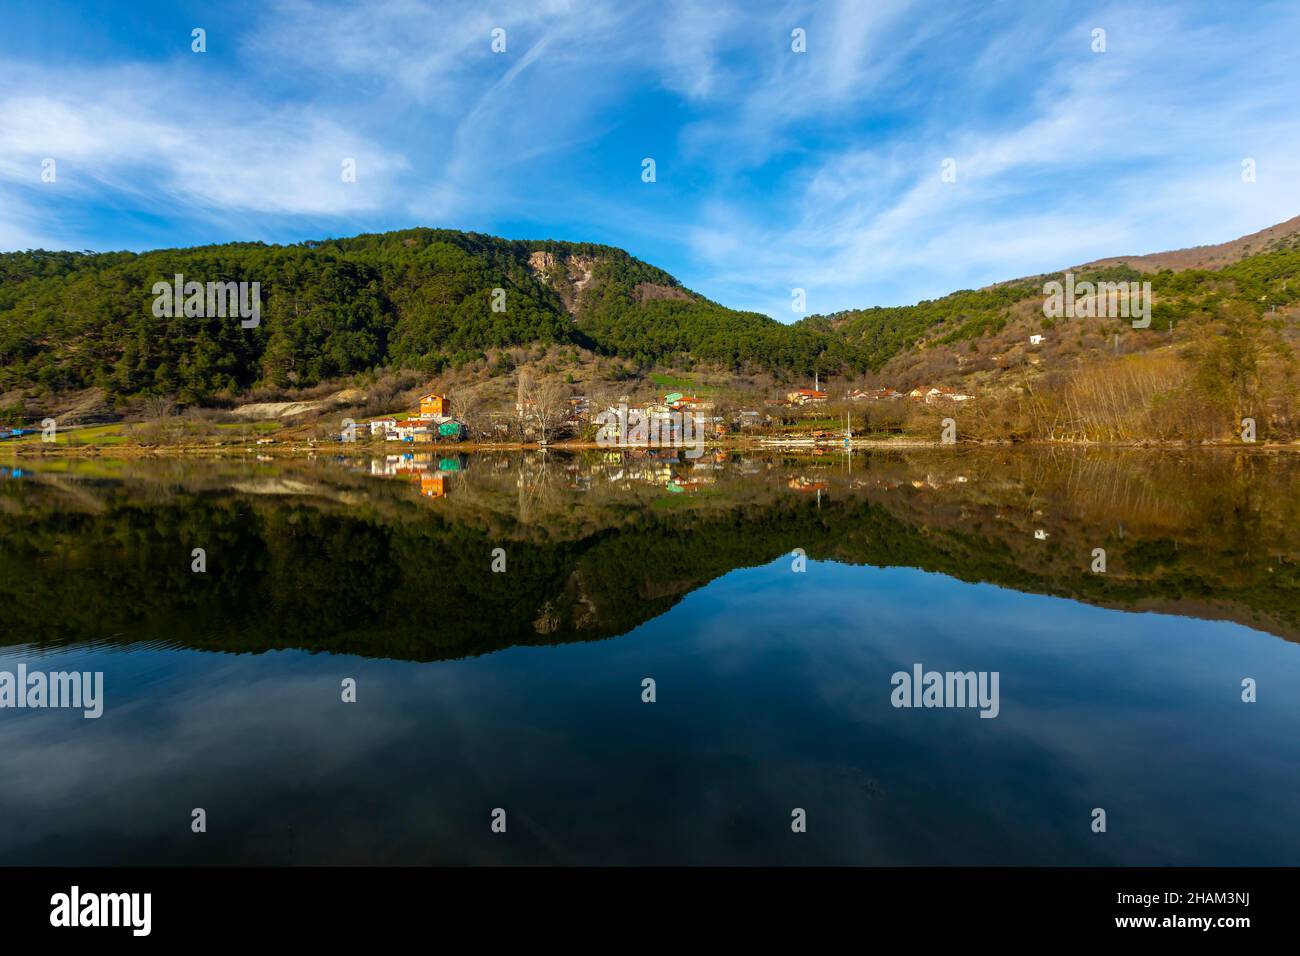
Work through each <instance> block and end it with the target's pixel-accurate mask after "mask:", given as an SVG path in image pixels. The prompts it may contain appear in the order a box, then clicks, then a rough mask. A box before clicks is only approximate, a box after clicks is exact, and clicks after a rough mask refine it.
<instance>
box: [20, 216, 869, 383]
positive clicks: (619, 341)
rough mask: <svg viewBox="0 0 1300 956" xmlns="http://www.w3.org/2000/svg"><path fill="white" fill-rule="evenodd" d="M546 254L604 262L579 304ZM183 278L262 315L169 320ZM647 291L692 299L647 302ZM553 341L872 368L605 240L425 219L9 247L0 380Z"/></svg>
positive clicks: (280, 379) (212, 378)
mask: <svg viewBox="0 0 1300 956" xmlns="http://www.w3.org/2000/svg"><path fill="white" fill-rule="evenodd" d="M538 252H545V253H551V254H553V255H555V256H556V258H557V259H560V260H564V259H566V258H572V257H583V258H586V259H589V260H592V261H594V262H595V263H596V265H595V268H594V271H593V274H592V277H591V281H590V282H589V283H588V284H587V285H586V286H585V288H583V290H582V292H581V294H580V295H578V296H577V300H576V312H575V313H574V314H571V313H570V311H569V309H568V308H567V307H566V304H565V301H564V298H565V297H564V295H563V293H571V292H572V285H571V284H570V283H569V282H568V277H567V276H566V275H565V274H564V267H563V266H562V265H558V266H553V267H552V268H551V269H550V270H539V269H536V268H534V267H533V266H531V265H530V261H529V259H530V256H531V255H533V254H534V253H538ZM177 274H180V275H183V276H184V277H185V280H186V281H197V282H202V283H208V282H223V283H224V282H249V283H252V282H258V283H260V288H261V302H262V308H261V316H260V323H259V324H258V325H257V326H256V327H253V328H244V327H242V326H241V323H240V321H239V320H238V319H237V318H231V317H217V316H206V317H201V316H184V315H178V316H174V317H170V318H159V317H157V316H155V315H154V310H153V304H154V300H155V295H154V294H153V292H152V289H153V286H154V284H155V283H157V282H160V281H162V282H170V281H171V280H172V278H173V276H175V275H177ZM642 285H652V286H654V287H656V288H659V289H667V290H670V291H671V292H672V293H673V294H674V295H676V296H677V298H654V297H650V298H646V297H643V296H639V295H638V289H639V288H640V287H641V286H642ZM498 288H499V289H504V290H506V297H505V308H504V310H503V311H494V309H493V308H492V304H493V290H494V289H498ZM537 343H540V344H557V343H558V344H572V345H576V346H580V347H584V348H588V349H591V350H593V351H595V352H597V353H600V354H605V355H610V356H618V357H622V358H625V359H627V360H629V361H631V362H633V363H636V364H639V365H642V366H650V365H653V364H667V363H673V362H679V363H685V364H691V363H695V362H702V363H707V364H710V365H718V366H723V367H727V368H733V369H741V368H745V367H756V368H760V369H764V370H767V371H771V372H776V373H779V374H780V373H787V374H800V375H802V374H805V373H811V372H812V371H814V370H817V369H820V370H823V371H829V370H831V369H834V368H840V367H845V366H852V367H858V368H861V367H864V366H863V363H862V362H861V361H858V360H857V359H856V352H855V351H854V350H853V349H850V348H848V347H846V346H845V344H844V342H843V340H842V338H841V337H839V336H835V335H833V334H831V333H829V331H828V330H826V329H818V328H813V327H810V326H786V325H783V324H781V323H779V322H776V321H774V320H773V319H771V318H768V317H766V316H762V315H758V314H755V313H741V312H735V311H732V310H730V309H727V308H724V307H722V306H720V305H717V304H716V303H712V302H708V301H706V300H704V299H702V298H700V297H698V296H694V295H692V294H689V293H687V292H686V291H685V290H683V289H681V287H680V286H679V285H678V283H677V282H676V280H675V279H673V278H672V277H671V276H669V275H668V274H667V273H665V272H663V271H662V270H659V269H656V268H654V267H652V266H649V265H647V264H645V263H643V262H640V261H638V260H636V259H634V258H632V257H631V256H629V255H627V254H626V253H624V252H622V251H621V250H618V249H614V248H611V247H608V246H599V245H593V244H589V243H561V242H521V241H508V240H503V239H497V238H494V237H491V236H484V235H477V234H473V233H462V232H454V231H450V230H434V229H413V230H406V231H402V232H394V233H384V234H374V235H363V236H358V237H356V238H353V239H342V240H330V241H323V242H308V243H301V244H298V245H293V246H270V245H266V244H263V243H235V244H230V245H222V246H206V247H200V248H193V249H173V250H160V251H156V252H147V253H143V254H134V253H122V252H117V253H98V254H96V253H72V252H45V251H33V252H22V253H8V254H4V255H0V390H8V389H13V388H32V387H35V388H38V389H40V390H42V391H45V392H57V391H64V390H70V389H79V388H86V387H92V386H93V387H101V388H104V389H105V390H106V391H107V392H108V393H109V394H110V395H112V396H130V395H139V394H167V395H176V396H178V397H179V398H180V399H181V400H182V401H184V402H201V401H204V400H208V399H211V398H213V397H216V396H221V395H223V394H226V395H233V394H237V393H239V392H242V391H245V390H247V389H249V388H251V387H253V386H255V385H273V386H278V387H290V386H298V387H306V386H311V385H314V384H317V383H319V382H321V381H323V380H326V379H330V378H333V377H337V376H341V375H347V374H351V373H355V372H362V371H366V370H369V369H373V368H376V367H381V366H387V367H400V368H413V369H418V370H420V371H422V372H427V373H433V372H437V371H439V370H441V369H443V368H445V367H447V366H449V365H452V366H454V365H459V364H462V363H464V362H467V361H471V360H474V359H477V358H479V357H480V356H482V355H483V354H484V351H485V350H488V349H499V348H506V347H510V346H518V345H531V344H537Z"/></svg>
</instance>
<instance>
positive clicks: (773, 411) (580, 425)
mask: <svg viewBox="0 0 1300 956" xmlns="http://www.w3.org/2000/svg"><path fill="white" fill-rule="evenodd" d="M842 398H843V400H844V401H845V402H846V403H849V404H850V405H858V404H866V405H871V404H874V403H892V402H904V401H905V402H911V403H915V404H919V405H940V404H946V403H952V404H958V403H962V402H968V401H971V400H972V399H974V396H973V395H969V394H965V393H963V392H959V391H957V390H955V389H952V388H948V387H946V386H918V387H916V388H913V389H911V390H910V391H907V392H902V391H898V390H896V389H893V388H888V387H878V388H871V389H863V388H853V389H851V390H848V391H846V392H845V393H844V394H843V396H842ZM830 402H831V396H830V393H829V392H828V391H827V390H825V389H823V388H820V387H817V386H814V387H812V388H797V389H793V390H790V391H787V392H785V393H784V394H780V395H777V396H774V397H770V398H766V399H764V400H763V402H762V404H761V406H760V407H758V408H749V407H744V406H743V405H741V406H740V407H737V408H734V409H733V408H730V407H728V409H726V410H725V411H724V410H723V409H722V408H720V407H719V402H718V401H717V400H716V399H714V398H712V397H708V396H701V395H697V394H687V393H686V392H684V391H667V392H662V393H660V394H658V395H657V396H656V397H655V398H653V399H651V400H649V401H641V402H633V401H631V400H630V398H629V396H626V395H624V396H621V397H620V399H619V401H618V403H616V404H608V403H604V402H601V403H596V402H593V401H592V400H590V399H589V398H588V397H587V396H585V395H566V396H560V397H559V398H558V399H552V400H550V401H544V400H539V399H531V398H526V397H521V398H520V400H519V401H517V402H516V403H515V406H514V408H513V411H495V412H490V413H488V414H487V416H486V418H485V420H484V421H483V422H482V423H481V424H480V426H479V427H477V428H474V427H471V425H470V424H469V423H467V422H466V421H463V420H462V419H461V418H458V417H457V415H456V409H454V408H453V401H452V399H451V397H450V396H448V395H446V394H443V393H441V392H428V393H426V394H423V395H421V396H420V397H419V400H418V403H417V406H416V407H415V408H412V409H410V410H409V411H408V412H407V413H406V414H405V416H404V417H400V418H399V417H394V416H380V417H377V418H372V419H370V420H368V421H366V422H364V423H363V424H362V426H361V427H363V428H364V429H365V430H367V431H368V432H369V436H370V437H371V438H372V439H376V440H383V441H392V442H405V443H409V444H430V443H438V442H442V443H460V442H464V441H475V442H494V441H500V442H508V441H510V440H512V439H514V440H522V441H540V442H541V443H543V444H548V443H550V442H551V441H555V440H582V439H584V438H589V437H591V436H590V434H589V432H590V430H591V428H592V427H593V424H594V423H595V422H596V421H597V419H598V417H599V413H600V412H608V413H609V414H611V415H615V414H619V413H621V412H622V411H624V410H626V411H630V412H633V413H636V414H638V415H639V416H641V417H642V418H643V419H644V420H645V421H647V422H651V423H655V424H657V425H659V424H661V425H662V428H661V429H656V430H655V434H659V435H663V436H670V435H673V436H676V437H679V436H680V433H679V431H673V429H676V428H678V424H677V423H680V421H681V417H682V416H683V415H693V416H696V417H695V420H696V421H697V422H699V423H701V424H702V425H703V434H704V437H707V438H718V437H722V436H725V435H728V434H735V433H741V432H745V431H754V430H757V429H760V428H763V427H772V426H774V425H796V426H797V424H798V422H799V421H800V420H801V419H804V420H807V419H809V418H810V415H811V414H815V413H816V411H817V409H818V408H819V407H824V406H827V405H828V404H829V403H830ZM760 409H761V410H760ZM342 440H345V441H347V440H355V439H354V438H348V437H344V438H342Z"/></svg>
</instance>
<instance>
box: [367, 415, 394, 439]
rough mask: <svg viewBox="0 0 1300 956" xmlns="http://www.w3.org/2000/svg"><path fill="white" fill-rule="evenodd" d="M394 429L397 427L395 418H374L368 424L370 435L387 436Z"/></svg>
mask: <svg viewBox="0 0 1300 956" xmlns="http://www.w3.org/2000/svg"><path fill="white" fill-rule="evenodd" d="M396 427H397V419H396V418H376V419H375V420H374V421H372V422H370V434H371V435H378V434H381V433H383V434H387V433H388V432H390V431H392V430H393V429H394V428H396Z"/></svg>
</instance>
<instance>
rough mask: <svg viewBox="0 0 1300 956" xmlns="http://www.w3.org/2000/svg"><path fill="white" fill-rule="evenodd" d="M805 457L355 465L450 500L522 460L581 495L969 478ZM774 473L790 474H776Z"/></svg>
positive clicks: (459, 457)
mask: <svg viewBox="0 0 1300 956" xmlns="http://www.w3.org/2000/svg"><path fill="white" fill-rule="evenodd" d="M805 457H806V458H808V459H811V460H810V461H807V462H799V461H797V460H791V459H782V458H779V457H774V458H748V457H744V456H742V455H740V454H738V453H736V452H734V451H730V450H727V449H718V450H716V451H713V452H710V453H709V454H707V455H705V456H703V457H699V458H692V457H690V456H689V455H688V454H686V450H685V449H681V448H626V449H619V450H607V451H601V452H598V453H595V454H594V455H582V456H573V455H567V454H563V453H561V454H558V455H557V454H554V453H547V452H544V451H543V452H536V453H533V454H530V455H525V456H522V460H518V459H516V461H515V463H514V464H509V465H508V463H507V462H506V461H505V460H503V459H502V458H501V457H500V456H492V455H488V456H471V455H469V454H464V453H461V454H448V453H445V452H444V453H438V452H405V453H402V454H397V455H386V456H384V457H383V458H372V459H370V460H369V464H368V467H367V466H361V465H357V464H356V463H355V462H354V463H353V470H354V471H362V472H367V473H369V474H370V475H373V476H376V477H381V478H400V479H404V480H406V481H408V482H410V484H411V485H412V486H413V487H414V488H415V489H416V490H418V491H419V493H420V494H421V495H422V496H424V497H426V498H444V497H447V496H448V495H451V494H454V489H455V484H456V482H457V481H458V480H463V479H465V478H466V476H467V473H468V472H469V471H470V469H471V467H476V468H488V469H492V470H499V469H501V468H503V467H506V466H508V467H515V466H516V465H517V466H518V469H519V470H518V475H517V476H516V478H515V482H514V483H515V484H516V485H517V486H518V487H520V488H527V487H530V486H531V485H533V484H535V483H537V482H538V481H541V480H547V481H549V480H552V479H554V478H555V477H557V476H558V475H561V474H562V475H563V476H564V481H563V485H564V486H565V487H567V488H568V489H569V490H570V491H575V492H586V491H591V490H592V489H593V488H594V487H596V485H597V484H601V483H603V484H605V485H607V486H609V487H611V488H614V489H618V490H624V491H628V490H632V489H633V488H634V487H636V486H648V487H653V488H657V489H660V490H662V491H665V492H667V493H669V494H690V493H692V492H698V491H701V490H703V489H706V488H708V487H709V486H711V485H714V484H716V483H717V481H718V479H719V477H720V476H721V475H722V473H723V472H724V471H728V470H730V471H731V472H733V473H734V474H736V475H746V476H754V475H759V474H767V475H768V477H769V478H776V479H777V480H778V481H779V482H780V483H781V484H784V485H785V486H786V487H787V488H789V489H790V490H792V491H796V492H801V493H806V494H813V493H815V494H818V495H820V493H821V492H823V491H829V490H830V488H831V482H830V481H828V480H827V476H826V474H825V470H826V468H827V467H836V466H839V468H842V469H843V470H844V475H843V477H847V478H848V479H849V480H848V482H847V486H848V487H849V488H864V487H868V486H870V487H876V488H885V489H891V488H897V487H899V486H901V485H903V484H910V485H911V486H912V487H913V488H917V489H921V488H931V489H937V488H940V487H942V486H944V485H950V484H964V483H965V482H966V481H967V480H968V479H967V477H966V476H965V475H953V476H945V477H942V478H939V477H936V476H934V475H931V474H927V475H926V476H925V477H924V478H920V477H917V478H912V479H910V480H908V481H900V480H898V479H890V478H884V477H880V476H876V477H873V478H871V479H869V480H864V479H862V478H854V477H853V473H852V467H853V462H852V455H851V454H849V453H847V452H840V453H837V452H834V451H830V450H823V449H816V450H813V451H812V452H811V453H809V454H807V455H805ZM476 459H477V461H476V464H475V465H473V466H471V462H472V461H475V460H476ZM837 470H838V469H837ZM773 472H778V473H779V472H784V474H777V475H774V474H773Z"/></svg>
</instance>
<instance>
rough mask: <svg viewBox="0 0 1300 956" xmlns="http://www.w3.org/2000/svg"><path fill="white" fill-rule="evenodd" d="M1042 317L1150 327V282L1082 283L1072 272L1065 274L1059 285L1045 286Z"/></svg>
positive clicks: (1053, 282) (1137, 327) (1052, 283)
mask: <svg viewBox="0 0 1300 956" xmlns="http://www.w3.org/2000/svg"><path fill="white" fill-rule="evenodd" d="M1043 295H1044V296H1046V298H1045V299H1044V300H1043V315H1045V316H1047V317H1048V318H1049V319H1059V318H1062V317H1065V318H1071V319H1090V318H1098V319H1120V318H1123V319H1132V320H1133V328H1135V329H1146V328H1150V327H1151V283H1150V282H1142V283H1137V282H1096V283H1094V282H1089V281H1088V280H1087V279H1084V280H1083V281H1082V282H1075V281H1074V273H1073V272H1067V273H1066V274H1065V283H1064V285H1062V284H1061V283H1060V282H1058V281H1057V280H1055V279H1052V280H1051V281H1050V282H1047V283H1044V285H1043Z"/></svg>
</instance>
